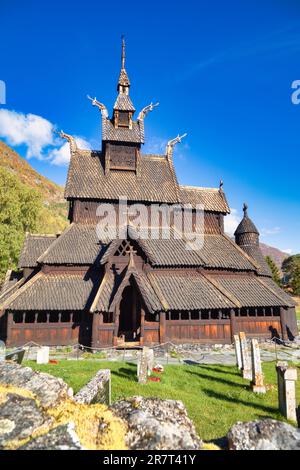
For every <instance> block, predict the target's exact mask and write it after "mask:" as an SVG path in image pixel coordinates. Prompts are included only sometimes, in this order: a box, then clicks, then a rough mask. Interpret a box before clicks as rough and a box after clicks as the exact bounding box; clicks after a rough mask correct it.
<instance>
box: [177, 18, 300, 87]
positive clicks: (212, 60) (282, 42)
mask: <svg viewBox="0 0 300 470" xmlns="http://www.w3.org/2000/svg"><path fill="white" fill-rule="evenodd" d="M299 51H300V23H297V24H295V25H293V26H290V27H287V28H284V29H280V30H276V31H272V32H270V33H269V34H267V35H264V36H261V37H260V38H257V39H255V40H253V41H248V42H244V43H240V44H238V45H237V46H234V47H231V48H228V49H225V50H221V51H219V52H217V53H216V54H214V55H212V56H211V57H207V58H206V59H204V60H200V61H199V62H198V63H196V64H194V65H192V66H191V67H190V69H188V70H187V71H186V73H185V74H184V75H183V76H181V77H179V80H182V79H183V80H184V79H186V78H188V77H189V76H192V75H194V74H196V73H197V72H199V71H200V70H203V69H205V68H207V67H211V66H214V65H219V64H223V63H227V62H234V61H238V60H241V59H243V58H249V57H257V56H262V55H274V54H276V55H279V54H295V53H298V52H299Z"/></svg>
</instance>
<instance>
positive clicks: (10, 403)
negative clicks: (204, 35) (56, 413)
mask: <svg viewBox="0 0 300 470" xmlns="http://www.w3.org/2000/svg"><path fill="white" fill-rule="evenodd" d="M51 422H52V420H51V418H50V417H49V416H46V415H45V413H44V412H43V411H42V410H41V409H40V408H39V407H38V405H37V403H36V401H35V400H34V399H32V398H26V397H22V396H20V395H17V394H14V393H9V394H7V397H6V401H4V403H1V404H0V449H4V448H5V447H7V446H9V444H10V443H12V442H20V443H21V442H22V441H23V440H24V439H27V438H30V436H31V435H32V433H33V432H36V431H39V430H41V429H43V428H44V427H45V426H47V425H49V424H51Z"/></svg>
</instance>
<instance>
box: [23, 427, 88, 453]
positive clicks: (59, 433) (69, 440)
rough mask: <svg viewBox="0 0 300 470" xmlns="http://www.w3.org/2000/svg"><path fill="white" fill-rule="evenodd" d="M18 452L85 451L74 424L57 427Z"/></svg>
mask: <svg viewBox="0 0 300 470" xmlns="http://www.w3.org/2000/svg"><path fill="white" fill-rule="evenodd" d="M18 450H84V448H83V447H82V445H81V444H80V441H79V438H78V436H77V434H76V431H75V425H74V423H72V422H71V423H68V424H63V425H60V426H57V427H56V428H54V429H52V430H51V431H49V432H47V433H46V434H43V435H42V436H39V437H36V438H34V439H32V440H31V441H29V442H28V443H27V444H25V445H23V446H21V447H19V448H18Z"/></svg>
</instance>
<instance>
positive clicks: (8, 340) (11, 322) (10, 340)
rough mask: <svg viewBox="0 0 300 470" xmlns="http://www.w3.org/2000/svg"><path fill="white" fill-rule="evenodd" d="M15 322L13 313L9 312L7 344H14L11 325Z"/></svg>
mask: <svg viewBox="0 0 300 470" xmlns="http://www.w3.org/2000/svg"><path fill="white" fill-rule="evenodd" d="M12 324H13V313H7V336H6V346H7V347H9V346H13V344H12V337H11V327H12Z"/></svg>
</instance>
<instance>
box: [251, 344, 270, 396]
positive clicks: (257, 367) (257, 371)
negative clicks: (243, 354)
mask: <svg viewBox="0 0 300 470" xmlns="http://www.w3.org/2000/svg"><path fill="white" fill-rule="evenodd" d="M251 356H252V383H251V385H252V390H253V392H255V393H266V387H265V386H264V375H263V371H262V367H261V359H260V350H259V345H258V341H257V339H252V340H251Z"/></svg>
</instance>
